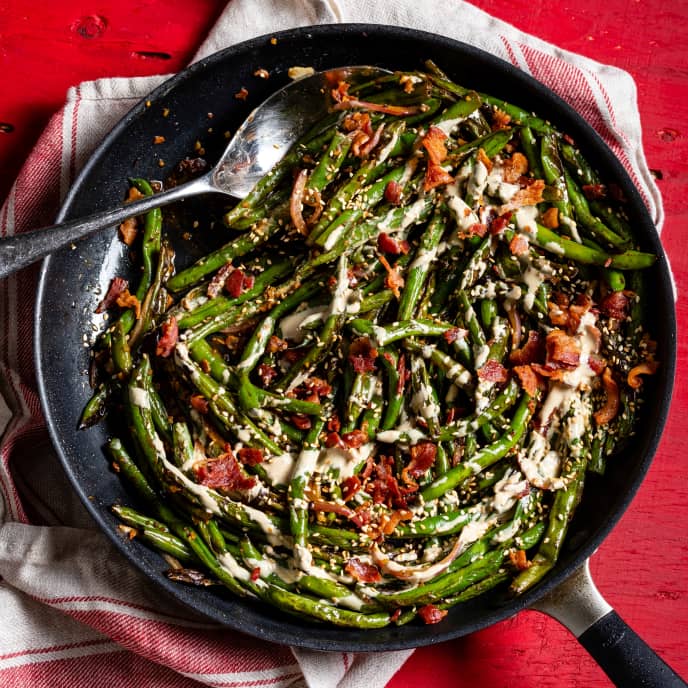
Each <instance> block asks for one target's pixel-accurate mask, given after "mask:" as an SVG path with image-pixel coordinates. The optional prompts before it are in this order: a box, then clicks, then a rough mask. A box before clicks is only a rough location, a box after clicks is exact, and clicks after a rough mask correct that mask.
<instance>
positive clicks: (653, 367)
mask: <svg viewBox="0 0 688 688" xmlns="http://www.w3.org/2000/svg"><path fill="white" fill-rule="evenodd" d="M658 368H659V363H658V362H657V361H645V362H644V363H640V364H638V365H637V366H634V367H633V368H631V370H630V371H629V373H628V377H627V378H626V382H627V383H628V386H629V387H630V388H631V389H639V388H640V387H641V385H642V384H643V378H642V377H641V376H642V375H654V374H655V373H656V372H657V369H658Z"/></svg>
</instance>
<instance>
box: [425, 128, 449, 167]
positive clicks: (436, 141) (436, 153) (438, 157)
mask: <svg viewBox="0 0 688 688" xmlns="http://www.w3.org/2000/svg"><path fill="white" fill-rule="evenodd" d="M446 140H447V135H446V134H445V133H444V132H443V131H442V129H440V128H439V127H434V126H431V127H430V129H428V133H427V134H426V135H425V136H424V137H423V140H422V141H421V143H422V145H423V148H425V150H426V151H427V153H428V159H429V160H430V162H432V163H434V164H435V165H439V164H440V163H441V162H443V161H444V160H445V159H446V158H447V147H446V146H445V141H446Z"/></svg>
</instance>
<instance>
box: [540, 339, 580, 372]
mask: <svg viewBox="0 0 688 688" xmlns="http://www.w3.org/2000/svg"><path fill="white" fill-rule="evenodd" d="M545 348H546V351H547V358H546V362H547V364H549V365H550V366H552V367H554V368H575V367H576V366H577V365H578V363H579V361H580V345H579V344H578V342H577V341H576V339H575V338H574V337H571V336H570V335H568V334H566V332H564V331H563V330H558V329H557V330H551V331H550V332H548V333H547V337H546V339H545Z"/></svg>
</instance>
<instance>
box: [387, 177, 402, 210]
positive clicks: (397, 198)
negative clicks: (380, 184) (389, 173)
mask: <svg viewBox="0 0 688 688" xmlns="http://www.w3.org/2000/svg"><path fill="white" fill-rule="evenodd" d="M402 191H403V189H402V186H401V184H399V182H395V181H394V180H393V179H391V180H390V181H388V182H387V186H385V200H386V201H387V203H391V204H392V205H399V204H400V203H401V193H402Z"/></svg>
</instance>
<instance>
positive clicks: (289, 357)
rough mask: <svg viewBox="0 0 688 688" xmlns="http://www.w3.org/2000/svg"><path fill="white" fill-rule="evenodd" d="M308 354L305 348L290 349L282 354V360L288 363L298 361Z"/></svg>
mask: <svg viewBox="0 0 688 688" xmlns="http://www.w3.org/2000/svg"><path fill="white" fill-rule="evenodd" d="M305 355H306V350H305V349H303V348H302V349H288V350H287V351H285V352H284V353H283V354H282V360H283V361H286V362H287V363H296V361H300V360H301V359H302V358H303V357H304V356H305Z"/></svg>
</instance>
